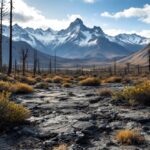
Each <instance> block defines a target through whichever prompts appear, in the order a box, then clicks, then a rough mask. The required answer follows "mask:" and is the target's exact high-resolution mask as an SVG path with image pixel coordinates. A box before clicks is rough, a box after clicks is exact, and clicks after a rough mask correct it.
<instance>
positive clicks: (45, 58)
mask: <svg viewBox="0 0 150 150" xmlns="http://www.w3.org/2000/svg"><path fill="white" fill-rule="evenodd" d="M23 48H24V49H28V50H29V52H28V59H27V61H28V64H29V65H32V64H33V55H34V51H35V50H36V49H34V48H32V47H31V46H30V45H29V44H28V43H26V42H23V41H18V42H17V41H13V64H14V62H15V60H16V61H17V63H18V64H20V63H21V51H22V49H23ZM36 51H37V57H38V59H39V61H40V64H41V65H42V67H48V65H49V58H50V55H47V54H45V53H42V52H40V51H38V50H36ZM8 58H9V38H8V37H5V36H3V64H8ZM51 59H52V65H53V63H54V57H53V56H51ZM69 62H70V63H71V60H69V59H64V58H60V57H57V65H58V66H63V65H67V64H68V63H69Z"/></svg>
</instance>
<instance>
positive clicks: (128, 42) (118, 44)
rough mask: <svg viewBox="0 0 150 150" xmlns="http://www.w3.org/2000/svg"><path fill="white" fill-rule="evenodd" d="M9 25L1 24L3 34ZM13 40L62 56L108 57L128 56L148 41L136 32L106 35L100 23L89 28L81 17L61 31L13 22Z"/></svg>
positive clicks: (102, 58)
mask: <svg viewBox="0 0 150 150" xmlns="http://www.w3.org/2000/svg"><path fill="white" fill-rule="evenodd" d="M8 31H9V28H8V27H7V26H4V35H5V36H7V37H8V36H9V32H8ZM13 39H14V41H24V42H26V43H28V44H30V45H31V46H32V47H34V48H35V49H38V50H40V51H41V52H43V53H46V54H50V55H54V53H55V51H56V52H57V55H58V56H60V57H65V58H79V59H93V58H96V59H99V60H107V59H110V58H113V57H123V56H127V55H129V54H130V53H132V52H135V51H137V50H139V49H141V48H143V47H144V46H146V45H147V44H148V42H149V41H150V40H149V39H147V38H145V37H141V36H138V35H136V34H132V35H128V34H120V35H118V36H115V37H111V36H108V35H107V34H105V33H104V32H103V30H102V29H101V28H100V27H96V26H94V27H93V28H88V27H86V26H85V25H84V23H83V21H82V20H81V19H76V20H75V21H74V22H72V23H71V24H70V26H69V27H68V28H67V29H65V30H61V31H54V30H52V29H50V28H49V29H47V30H42V29H35V30H34V29H32V28H25V29H24V28H22V27H20V26H18V25H14V26H13Z"/></svg>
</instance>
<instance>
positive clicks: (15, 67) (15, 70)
mask: <svg viewBox="0 0 150 150" xmlns="http://www.w3.org/2000/svg"><path fill="white" fill-rule="evenodd" d="M16 74H17V60H16V59H15V77H16Z"/></svg>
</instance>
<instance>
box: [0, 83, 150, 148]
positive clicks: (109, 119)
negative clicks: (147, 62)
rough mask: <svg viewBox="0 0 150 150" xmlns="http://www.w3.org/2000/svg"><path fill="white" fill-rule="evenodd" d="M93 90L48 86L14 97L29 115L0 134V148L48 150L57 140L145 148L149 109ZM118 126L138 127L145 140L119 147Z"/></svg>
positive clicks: (149, 145)
mask: <svg viewBox="0 0 150 150" xmlns="http://www.w3.org/2000/svg"><path fill="white" fill-rule="evenodd" d="M109 87H110V86H109ZM110 88H118V89H119V88H121V87H120V86H118V85H117V86H114V85H113V86H112V87H110ZM95 91H96V88H89V87H74V88H70V89H65V88H59V87H53V88H52V87H51V88H50V89H49V90H41V89H38V90H36V91H35V92H34V94H31V95H22V96H17V97H16V101H18V102H19V103H22V104H23V105H25V106H27V107H28V108H29V109H30V110H31V112H32V116H31V118H30V119H29V123H27V124H26V125H21V126H19V127H15V128H13V129H12V130H11V131H8V132H7V133H5V134H3V135H0V150H22V149H23V150H51V149H52V148H53V146H56V145H58V144H60V143H67V145H69V150H149V149H150V108H148V107H147V108H146V107H134V108H133V107H127V106H126V105H125V104H124V105H123V104H119V102H118V103H115V102H114V101H112V99H111V98H107V97H100V96H97V95H96V94H95ZM120 129H135V130H140V132H141V133H142V135H144V137H145V140H146V142H145V143H144V144H142V145H138V146H122V145H120V144H119V143H117V141H116V139H115V135H116V133H117V131H118V130H120Z"/></svg>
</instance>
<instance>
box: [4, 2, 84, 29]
mask: <svg viewBox="0 0 150 150" xmlns="http://www.w3.org/2000/svg"><path fill="white" fill-rule="evenodd" d="M13 12H14V19H13V20H14V23H17V24H19V25H21V26H22V27H33V28H49V27H51V28H53V29H55V30H60V29H64V28H67V27H68V25H69V24H70V22H72V21H74V20H75V19H76V18H81V19H82V17H81V16H80V15H79V14H72V15H67V16H66V18H65V19H61V20H58V19H49V18H46V17H45V16H44V15H42V12H41V11H39V10H38V9H36V8H34V7H32V6H29V5H28V4H26V3H25V1H24V0H15V1H14V10H13ZM5 23H6V24H7V22H5Z"/></svg>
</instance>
